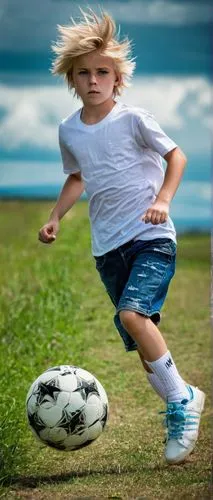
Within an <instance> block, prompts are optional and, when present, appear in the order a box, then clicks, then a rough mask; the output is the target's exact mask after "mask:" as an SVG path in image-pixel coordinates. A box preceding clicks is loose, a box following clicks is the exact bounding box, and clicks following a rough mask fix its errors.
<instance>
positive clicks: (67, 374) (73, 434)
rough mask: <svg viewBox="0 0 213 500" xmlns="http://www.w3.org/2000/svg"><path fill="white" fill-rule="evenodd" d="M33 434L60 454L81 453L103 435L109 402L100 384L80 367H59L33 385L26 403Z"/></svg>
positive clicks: (39, 378)
mask: <svg viewBox="0 0 213 500" xmlns="http://www.w3.org/2000/svg"><path fill="white" fill-rule="evenodd" d="M26 407H27V417H28V422H29V425H30V428H31V430H32V432H33V433H34V434H35V435H36V437H38V438H39V439H40V440H41V441H42V442H43V443H45V444H46V445H48V446H51V447H53V448H57V449H58V450H65V451H69V450H77V449H79V448H83V447H84V446H87V445H89V444H90V443H92V441H94V440H95V439H97V438H98V437H99V436H100V434H101V433H102V431H103V429H104V427H105V425H106V421H107V417H108V410H109V406H108V399H107V395H106V392H105V390H104V388H103V387H102V385H101V384H100V382H99V381H98V380H97V379H96V378H95V377H94V375H92V374H91V373H89V372H88V371H86V370H83V369H82V368H78V367H76V366H67V365H62V366H55V367H53V368H49V369H48V370H46V371H45V372H44V373H43V374H42V375H40V377H38V378H37V379H36V380H35V382H33V384H32V385H31V387H30V389H29V391H28V394H27V399H26Z"/></svg>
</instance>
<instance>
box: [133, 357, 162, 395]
mask: <svg viewBox="0 0 213 500" xmlns="http://www.w3.org/2000/svg"><path fill="white" fill-rule="evenodd" d="M138 354H139V357H140V360H141V363H142V365H143V367H144V369H145V372H146V378H147V380H148V382H149V384H150V385H151V386H152V388H153V389H154V391H155V392H156V393H157V394H158V396H160V398H161V399H163V401H166V391H165V387H164V384H163V382H162V381H161V380H160V379H159V377H158V376H157V375H156V373H153V371H152V370H151V368H150V366H148V365H147V363H146V362H145V359H144V357H143V355H142V353H141V352H140V351H139V350H138Z"/></svg>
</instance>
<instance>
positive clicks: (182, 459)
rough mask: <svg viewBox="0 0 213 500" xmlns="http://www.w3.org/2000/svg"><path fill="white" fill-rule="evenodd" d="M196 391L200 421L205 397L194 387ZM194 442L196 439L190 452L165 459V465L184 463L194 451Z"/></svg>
mask: <svg viewBox="0 0 213 500" xmlns="http://www.w3.org/2000/svg"><path fill="white" fill-rule="evenodd" d="M196 389H197V391H199V398H198V409H199V411H200V421H201V414H202V412H203V410H204V406H205V399H206V395H205V393H204V392H203V391H200V389H198V388H197V387H196ZM200 421H199V425H198V430H197V431H198V432H199V427H200ZM196 442H197V439H196V441H195V442H194V444H193V445H192V448H191V450H190V451H189V450H186V452H185V453H184V454H182V455H181V457H180V458H179V459H174V460H170V459H167V458H166V461H167V463H168V464H170V465H175V464H181V463H182V462H184V461H185V460H186V458H187V457H188V456H189V455H190V454H191V453H192V452H193V451H194V448H195V445H196Z"/></svg>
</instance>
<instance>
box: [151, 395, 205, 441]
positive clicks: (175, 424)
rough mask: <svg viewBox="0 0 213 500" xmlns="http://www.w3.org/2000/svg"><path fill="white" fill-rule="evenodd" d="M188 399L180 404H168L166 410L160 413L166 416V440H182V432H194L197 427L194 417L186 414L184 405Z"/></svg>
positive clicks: (195, 417)
mask: <svg viewBox="0 0 213 500" xmlns="http://www.w3.org/2000/svg"><path fill="white" fill-rule="evenodd" d="M187 403H188V399H183V401H181V403H168V405H167V410H166V411H161V412H160V413H161V414H164V415H165V416H166V419H165V425H166V427H167V429H168V437H167V439H179V438H182V436H183V432H184V431H194V430H195V429H196V427H197V421H196V420H197V419H198V418H199V417H197V416H195V415H190V414H187V412H186V404H187Z"/></svg>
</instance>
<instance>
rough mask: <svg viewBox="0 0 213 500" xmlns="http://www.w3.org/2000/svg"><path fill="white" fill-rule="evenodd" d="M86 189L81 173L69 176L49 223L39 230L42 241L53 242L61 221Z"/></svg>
mask: <svg viewBox="0 0 213 500" xmlns="http://www.w3.org/2000/svg"><path fill="white" fill-rule="evenodd" d="M83 191H84V183H83V181H82V179H81V174H80V173H79V172H78V173H75V174H72V175H69V177H67V179H66V181H65V183H64V186H63V188H62V190H61V193H60V195H59V198H58V200H57V203H56V205H55V207H54V208H53V210H52V212H51V214H50V217H49V220H48V222H47V224H45V225H44V226H43V227H42V228H41V229H40V231H39V235H38V238H39V240H40V241H42V243H52V242H53V241H55V239H56V234H57V232H58V231H59V221H60V219H62V217H63V216H64V215H65V214H66V212H68V210H70V208H71V207H72V206H73V205H74V203H75V202H76V201H77V200H78V199H79V198H80V196H81V194H82V193H83Z"/></svg>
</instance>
